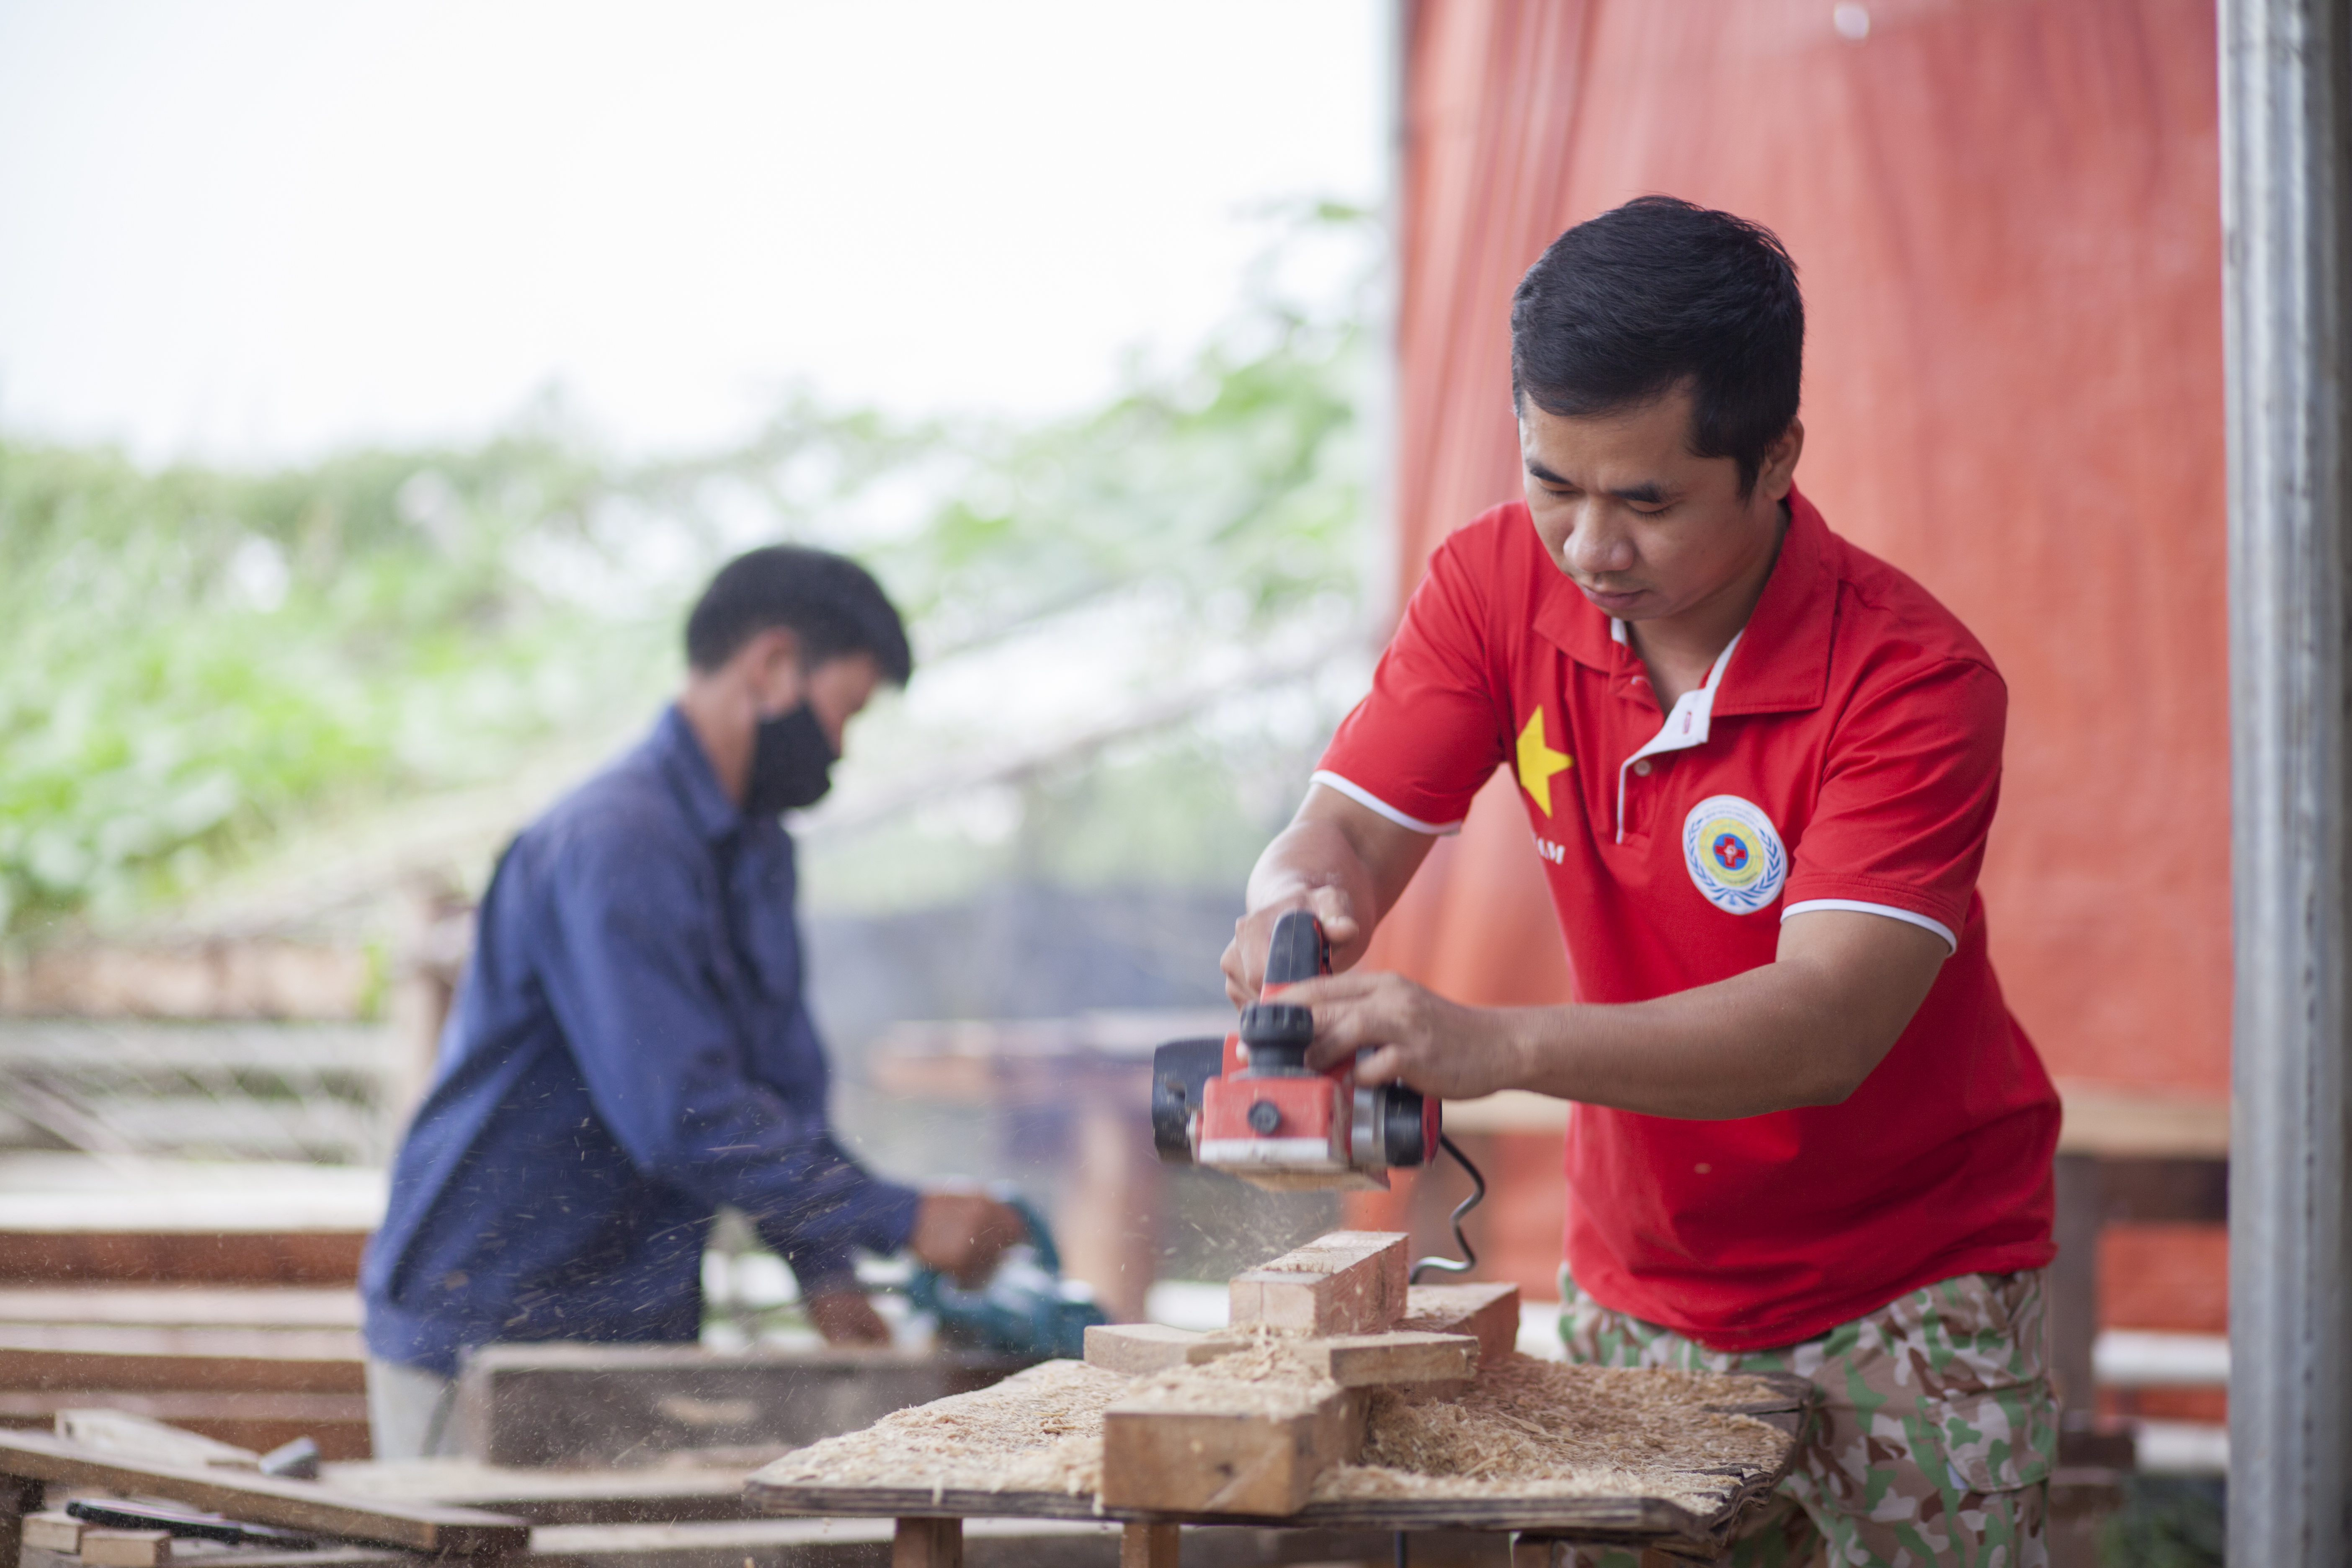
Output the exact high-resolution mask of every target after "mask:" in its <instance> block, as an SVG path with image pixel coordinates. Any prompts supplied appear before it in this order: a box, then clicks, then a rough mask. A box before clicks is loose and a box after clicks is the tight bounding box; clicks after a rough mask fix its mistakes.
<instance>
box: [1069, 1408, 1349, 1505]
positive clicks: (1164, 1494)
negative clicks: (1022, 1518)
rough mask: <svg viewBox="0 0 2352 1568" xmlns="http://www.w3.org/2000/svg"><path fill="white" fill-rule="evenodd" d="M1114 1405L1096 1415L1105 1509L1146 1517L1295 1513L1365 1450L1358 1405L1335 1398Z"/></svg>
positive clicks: (1102, 1497)
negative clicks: (1268, 1405)
mask: <svg viewBox="0 0 2352 1568" xmlns="http://www.w3.org/2000/svg"><path fill="white" fill-rule="evenodd" d="M1247 1394H1248V1390H1247V1389H1246V1388H1237V1389H1235V1390H1234V1394H1233V1395H1232V1397H1234V1400H1235V1404H1234V1405H1233V1406H1231V1407H1228V1408H1222V1409H1221V1408H1218V1407H1217V1406H1216V1405H1214V1404H1213V1403H1211V1401H1212V1400H1213V1398H1214V1395H1213V1394H1207V1395H1206V1396H1205V1397H1203V1398H1202V1400H1201V1401H1200V1402H1199V1403H1188V1404H1187V1405H1181V1406H1173V1407H1171V1406H1169V1405H1147V1404H1140V1403H1139V1404H1133V1405H1112V1406H1111V1407H1110V1408H1109V1409H1108V1410H1106V1411H1104V1412H1103V1479H1102V1491H1101V1499H1102V1503H1103V1506H1105V1507H1107V1508H1118V1509H1139V1510H1149V1511H1151V1512H1154V1513H1186V1514H1194V1513H1238V1514H1255V1515H1259V1516H1263V1517H1265V1518H1270V1519H1278V1518H1282V1517H1284V1516H1286V1515H1289V1514H1293V1513H1296V1512H1297V1511H1298V1510H1299V1508H1300V1507H1301V1506H1302V1505H1304V1504H1305V1502H1306V1501H1307V1493H1308V1492H1309V1491H1310V1490H1312V1489H1313V1488H1314V1485H1315V1478H1316V1477H1318V1476H1319V1475H1321V1474H1322V1473H1323V1471H1324V1470H1325V1469H1326V1468H1328V1467H1330V1466H1332V1465H1335V1464H1341V1463H1344V1462H1346V1461H1347V1460H1349V1459H1352V1458H1355V1457H1356V1456H1357V1455H1358V1454H1360V1453H1361V1452H1362V1451H1363V1447H1364V1415H1365V1396H1364V1394H1363V1392H1362V1391H1361V1390H1360V1389H1353V1388H1343V1389H1336V1390H1334V1391H1333V1392H1331V1393H1330V1394H1327V1395H1325V1396H1324V1397H1323V1398H1321V1399H1318V1400H1315V1401H1313V1402H1311V1403H1308V1404H1305V1405H1302V1406H1301V1407H1299V1408H1297V1409H1295V1410H1289V1411H1278V1412H1269V1411H1267V1410H1265V1409H1264V1408H1252V1407H1250V1406H1249V1405H1246V1404H1244V1403H1242V1401H1243V1400H1244V1399H1246V1397H1247Z"/></svg>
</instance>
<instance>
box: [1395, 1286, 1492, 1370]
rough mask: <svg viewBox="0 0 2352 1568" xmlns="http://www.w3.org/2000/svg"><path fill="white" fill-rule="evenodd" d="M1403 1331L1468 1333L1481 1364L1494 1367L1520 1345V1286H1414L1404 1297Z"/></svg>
mask: <svg viewBox="0 0 2352 1568" xmlns="http://www.w3.org/2000/svg"><path fill="white" fill-rule="evenodd" d="M1399 1326H1400V1327H1402V1328H1407V1329H1418V1330H1420V1331H1423V1332H1424V1333H1433V1334H1468V1335H1470V1336H1472V1337H1473V1338H1475V1340H1477V1342H1478V1364H1479V1365H1481V1366H1492V1365H1494V1364H1495V1363H1496V1362H1497V1361H1499V1360H1501V1359H1502V1358H1503V1357H1504V1356H1507V1355H1508V1354H1510V1353H1511V1352H1513V1351H1515V1350H1517V1348H1518V1344H1519V1288H1518V1287H1517V1285H1415V1286H1413V1287H1412V1289H1410V1290H1409V1291H1407V1292H1406V1295H1405V1315H1404V1321H1403V1322H1402V1323H1401V1324H1400V1325H1399Z"/></svg>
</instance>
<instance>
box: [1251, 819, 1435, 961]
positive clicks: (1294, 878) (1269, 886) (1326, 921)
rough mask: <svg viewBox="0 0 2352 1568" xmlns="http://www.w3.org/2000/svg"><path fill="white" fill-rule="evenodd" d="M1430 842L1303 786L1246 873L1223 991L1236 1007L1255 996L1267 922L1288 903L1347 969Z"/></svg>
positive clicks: (1268, 934) (1269, 938)
mask: <svg viewBox="0 0 2352 1568" xmlns="http://www.w3.org/2000/svg"><path fill="white" fill-rule="evenodd" d="M1436 842H1437V840H1436V839H1435V838H1433V837H1431V836H1430V835H1428V834H1426V833H1417V832H1415V831H1413V830H1412V828H1409V827H1404V826H1399V825H1398V824H1396V823H1394V822H1391V821H1390V820H1389V819H1388V818H1387V817H1385V816H1381V815H1380V814H1379V813H1378V812H1376V811H1373V810H1372V809H1370V807H1369V806H1366V805H1361V804H1360V803H1359V802H1357V801H1356V800H1353V799H1351V798H1350V797H1349V796H1347V795H1342V794H1340V793H1339V791H1338V790H1335V789H1331V788H1328V787H1327V786H1326V785H1323V784H1316V785H1314V786H1313V787H1311V788H1310V789H1308V790H1307V798H1306V799H1305V800H1303V801H1301V802H1300V803H1299V805H1298V815H1297V816H1295V817H1293V818H1292V819H1291V822H1290V826H1287V827H1286V828H1284V829H1283V830H1282V831H1281V832H1280V833H1278V834H1276V836H1275V840H1274V842H1273V843H1271V844H1269V845H1267V846H1266V847H1265V854H1263V855H1260V856H1259V857H1258V858H1257V868H1256V869H1255V870H1253V871H1252V872H1251V873H1250V879H1249V892H1248V894H1247V896H1246V898H1245V900H1244V902H1245V903H1246V904H1247V906H1248V909H1249V913H1247V914H1245V915H1244V916H1243V917H1242V918H1241V919H1240V920H1238V921H1234V940H1233V942H1232V944H1231V945H1229V946H1228V947H1227V948H1226V949H1225V956H1224V959H1223V963H1221V964H1220V965H1219V967H1220V968H1222V969H1223V971H1224V972H1225V995H1226V996H1227V997H1229V998H1230V999H1231V1000H1232V1002H1233V1004H1234V1006H1236V1007H1246V1006H1247V1005H1250V1004H1251V1003H1253V1002H1255V1001H1256V1000H1257V994H1258V989H1259V987H1260V986H1262V985H1263V984H1265V951H1266V947H1267V944H1268V943H1270V942H1273V941H1274V922H1275V921H1277V920H1279V919H1281V918H1282V917H1283V916H1284V915H1286V914H1287V913H1289V912H1290V911H1291V910H1309V911H1311V912H1312V913H1313V914H1314V916H1315V918H1316V919H1317V920H1318V921H1322V922H1323V937H1324V940H1325V941H1327V942H1329V943H1330V944H1331V967H1332V968H1333V969H1335V970H1339V971H1342V972H1344V971H1347V970H1349V969H1353V968H1354V967H1355V966H1356V963H1357V961H1358V960H1360V959H1361V958H1362V957H1363V956H1364V949H1365V948H1366V947H1367V946H1368V945H1369V944H1370V942H1371V940H1372V928H1373V927H1375V926H1377V925H1379V924H1380V923H1381V917H1383V916H1384V915H1386V914H1387V913H1388V911H1389V910H1391V908H1393V907H1394V906H1395V904H1396V901H1397V895H1398V894H1400V893H1402V892H1403V891H1404V885H1405V884H1406V883H1407V882H1410V881H1412V874H1413V872H1414V870H1416V869H1417V868H1419V867H1420V865H1421V862H1422V859H1423V857H1425V856H1426V855H1428V853H1429V847H1430V846H1431V845H1433V844H1434V843H1436Z"/></svg>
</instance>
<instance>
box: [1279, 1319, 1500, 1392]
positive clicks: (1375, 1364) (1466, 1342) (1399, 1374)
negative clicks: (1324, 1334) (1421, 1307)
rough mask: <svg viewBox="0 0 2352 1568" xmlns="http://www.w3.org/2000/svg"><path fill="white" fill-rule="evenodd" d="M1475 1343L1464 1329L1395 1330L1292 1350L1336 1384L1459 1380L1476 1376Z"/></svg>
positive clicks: (1314, 1342)
mask: <svg viewBox="0 0 2352 1568" xmlns="http://www.w3.org/2000/svg"><path fill="white" fill-rule="evenodd" d="M1478 1352H1479V1345H1478V1342H1477V1340H1476V1339H1475V1338H1474V1337H1473V1336H1471V1335H1469V1334H1430V1333H1418V1332H1413V1331H1406V1330H1398V1331H1391V1332H1388V1333H1385V1334H1345V1335H1341V1336H1340V1337H1339V1338H1337V1339H1328V1340H1308V1341H1307V1342H1306V1343H1304V1344H1302V1345H1300V1346H1299V1347H1298V1353H1299V1354H1300V1355H1301V1356H1302V1357H1303V1358H1304V1359H1305V1360H1306V1361H1307V1363H1308V1364H1310V1365H1312V1366H1314V1367H1315V1368H1316V1369H1317V1370H1318V1371H1319V1372H1321V1373H1323V1375H1324V1376H1326V1377H1328V1378H1329V1379H1330V1380H1331V1381H1332V1382H1334V1383H1336V1384H1339V1386H1340V1387H1342V1388H1372V1387H1376V1386H1378V1385H1380V1384H1398V1383H1462V1382H1466V1381H1467V1380H1468V1379H1470V1378H1472V1377H1475V1376H1476V1375H1477V1372H1478Z"/></svg>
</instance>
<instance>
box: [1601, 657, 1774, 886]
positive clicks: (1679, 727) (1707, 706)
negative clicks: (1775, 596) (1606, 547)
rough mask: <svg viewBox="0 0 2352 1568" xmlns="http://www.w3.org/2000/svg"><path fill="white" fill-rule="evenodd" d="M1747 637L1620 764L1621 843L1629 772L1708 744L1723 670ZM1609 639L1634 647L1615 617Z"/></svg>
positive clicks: (1718, 662) (1618, 772) (1678, 702)
mask: <svg viewBox="0 0 2352 1568" xmlns="http://www.w3.org/2000/svg"><path fill="white" fill-rule="evenodd" d="M1747 635H1748V628H1747V627H1746V626H1741V627H1740V628H1739V629H1738V631H1736V632H1734V633H1732V634H1731V640H1730V641H1729V642H1727V643H1726V644H1724V645H1723V651H1722V652H1721V653H1719V654H1717V655H1716V656H1715V663H1714V664H1713V665H1711V666H1709V667H1708V668H1707V672H1706V685H1704V686H1700V687H1697V688H1695V689H1692V690H1689V691H1685V692H1684V693H1683V694H1682V695H1681V696H1680V697H1678V698H1676V699H1675V710H1674V711H1673V712H1671V713H1669V714H1667V715H1666V720H1665V722H1664V723H1663V724H1660V725H1659V726H1658V732H1657V733H1656V734H1654V735H1653V736H1651V737H1650V738H1649V740H1648V741H1647V742H1644V743H1643V747H1642V749H1641V750H1640V751H1638V752H1634V753H1633V755H1632V756H1630V757H1627V758H1626V759H1625V760H1624V761H1623V762H1622V763H1618V764H1617V842H1618V843H1620V844H1622V843H1624V842H1625V773H1626V770H1627V769H1629V768H1631V767H1632V766H1633V764H1634V763H1638V762H1640V761H1641V760H1642V759H1643V757H1654V756H1656V755H1657V754H1658V753H1659V752H1686V751H1688V750H1690V748H1691V747H1693V746H1704V745H1706V731H1707V725H1708V721H1710V720H1712V719H1713V718H1714V716H1715V697H1716V693H1717V691H1719V690H1720V689H1722V682H1723V667H1724V666H1725V665H1727V664H1729V663H1730V662H1731V650H1732V649H1733V648H1736V647H1738V646H1739V639H1740V638H1741V637H1746V636H1747ZM1609 637H1610V639H1611V640H1612V641H1613V642H1616V643H1619V644H1622V645H1623V646H1625V647H1632V646H1633V644H1632V642H1631V641H1630V640H1629V639H1628V638H1627V637H1626V636H1625V623H1624V622H1622V621H1621V620H1618V619H1616V618H1615V617H1614V616H1612V617H1611V618H1610V622H1609Z"/></svg>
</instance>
